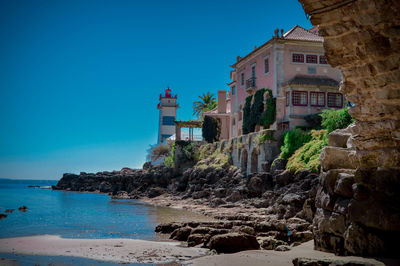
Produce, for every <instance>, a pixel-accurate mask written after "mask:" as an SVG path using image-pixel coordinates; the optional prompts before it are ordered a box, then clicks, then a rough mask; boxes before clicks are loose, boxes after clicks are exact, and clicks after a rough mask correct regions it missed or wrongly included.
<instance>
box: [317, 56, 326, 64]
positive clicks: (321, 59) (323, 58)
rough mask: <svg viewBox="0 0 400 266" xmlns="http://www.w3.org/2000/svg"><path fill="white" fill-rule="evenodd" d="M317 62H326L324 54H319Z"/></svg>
mask: <svg viewBox="0 0 400 266" xmlns="http://www.w3.org/2000/svg"><path fill="white" fill-rule="evenodd" d="M319 63H320V64H323V65H326V64H328V61H327V60H326V56H325V55H320V56H319Z"/></svg>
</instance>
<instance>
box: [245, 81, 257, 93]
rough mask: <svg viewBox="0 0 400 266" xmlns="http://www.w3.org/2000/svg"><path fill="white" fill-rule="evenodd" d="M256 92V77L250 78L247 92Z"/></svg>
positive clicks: (247, 82) (247, 83)
mask: <svg viewBox="0 0 400 266" xmlns="http://www.w3.org/2000/svg"><path fill="white" fill-rule="evenodd" d="M255 90H256V77H252V78H249V79H248V80H246V91H247V92H249V93H251V92H252V91H255Z"/></svg>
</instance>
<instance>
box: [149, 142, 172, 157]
mask: <svg viewBox="0 0 400 266" xmlns="http://www.w3.org/2000/svg"><path fill="white" fill-rule="evenodd" d="M171 148H172V146H171V145H164V144H160V145H158V146H156V147H154V148H152V149H151V158H152V159H153V160H157V159H159V158H161V157H163V156H168V155H169V153H170V150H171Z"/></svg>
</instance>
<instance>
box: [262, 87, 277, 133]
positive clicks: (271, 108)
mask: <svg viewBox="0 0 400 266" xmlns="http://www.w3.org/2000/svg"><path fill="white" fill-rule="evenodd" d="M265 91H266V92H267V93H268V95H267V99H266V101H265V102H266V104H267V107H266V108H265V111H264V113H263V114H262V116H261V118H260V124H261V125H262V126H264V128H266V129H268V128H269V127H270V126H271V125H272V124H273V123H274V122H275V119H276V98H273V97H272V91H271V90H270V89H266V90H265Z"/></svg>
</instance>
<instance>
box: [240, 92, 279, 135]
mask: <svg viewBox="0 0 400 266" xmlns="http://www.w3.org/2000/svg"><path fill="white" fill-rule="evenodd" d="M265 93H267V97H266V100H265V103H266V108H264V94H265ZM253 97H254V100H253ZM275 117H276V99H275V98H273V97H272V91H271V90H270V89H260V90H258V91H256V93H255V94H254V96H253V95H250V96H248V97H247V98H246V101H245V105H244V107H243V126H242V131H243V134H248V133H251V132H254V130H255V128H256V126H257V125H260V126H264V127H265V128H269V127H270V126H271V125H272V124H273V123H274V122H275Z"/></svg>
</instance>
